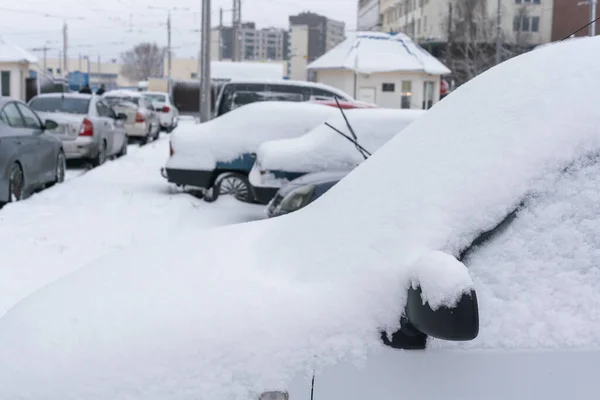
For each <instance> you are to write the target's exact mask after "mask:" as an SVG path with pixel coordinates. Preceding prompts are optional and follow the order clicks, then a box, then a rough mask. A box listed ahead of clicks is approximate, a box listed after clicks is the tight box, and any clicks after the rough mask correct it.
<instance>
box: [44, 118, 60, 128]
mask: <svg viewBox="0 0 600 400" xmlns="http://www.w3.org/2000/svg"><path fill="white" fill-rule="evenodd" d="M56 128H58V123H57V122H56V121H53V120H51V119H47V120H46V122H44V129H45V130H51V131H52V130H54V129H56Z"/></svg>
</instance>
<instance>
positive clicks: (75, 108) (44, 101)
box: [29, 96, 90, 115]
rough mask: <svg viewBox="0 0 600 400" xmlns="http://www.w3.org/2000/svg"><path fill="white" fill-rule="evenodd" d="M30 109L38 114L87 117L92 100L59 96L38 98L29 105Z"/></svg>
mask: <svg viewBox="0 0 600 400" xmlns="http://www.w3.org/2000/svg"><path fill="white" fill-rule="evenodd" d="M29 107H31V108H32V109H33V110H35V111H38V112H50V113H67V114H78V115H87V113H88V111H89V109H90V99H89V98H75V97H58V96H56V97H54V96H52V97H38V98H35V99H33V100H32V101H31V103H29Z"/></svg>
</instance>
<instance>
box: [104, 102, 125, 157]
mask: <svg viewBox="0 0 600 400" xmlns="http://www.w3.org/2000/svg"><path fill="white" fill-rule="evenodd" d="M102 103H103V104H104V105H105V106H106V107H107V108H108V113H109V118H110V119H112V121H113V127H114V143H115V152H116V153H118V152H119V151H121V149H122V148H123V146H124V144H125V141H126V140H127V132H126V130H125V121H123V120H120V119H118V118H117V113H116V112H115V110H114V108H112V107H111V106H110V105H109V104H108V103H106V102H102Z"/></svg>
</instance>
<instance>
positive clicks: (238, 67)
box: [210, 61, 285, 79]
mask: <svg viewBox="0 0 600 400" xmlns="http://www.w3.org/2000/svg"><path fill="white" fill-rule="evenodd" d="M284 69H285V68H284V64H283V63H278V62H268V63H265V62H231V61H212V62H211V63H210V74H211V77H212V79H282V78H283V76H284Z"/></svg>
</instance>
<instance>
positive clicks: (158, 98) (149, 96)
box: [144, 94, 167, 103]
mask: <svg viewBox="0 0 600 400" xmlns="http://www.w3.org/2000/svg"><path fill="white" fill-rule="evenodd" d="M144 97H145V98H147V99H148V100H150V101H155V102H159V103H164V102H166V101H167V97H166V96H165V95H164V94H144Z"/></svg>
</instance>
